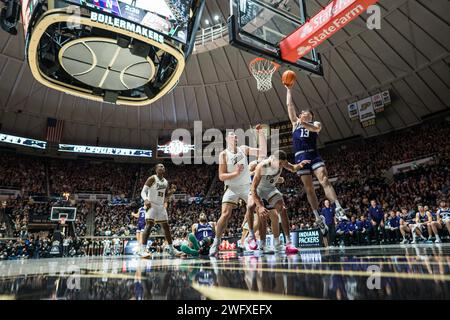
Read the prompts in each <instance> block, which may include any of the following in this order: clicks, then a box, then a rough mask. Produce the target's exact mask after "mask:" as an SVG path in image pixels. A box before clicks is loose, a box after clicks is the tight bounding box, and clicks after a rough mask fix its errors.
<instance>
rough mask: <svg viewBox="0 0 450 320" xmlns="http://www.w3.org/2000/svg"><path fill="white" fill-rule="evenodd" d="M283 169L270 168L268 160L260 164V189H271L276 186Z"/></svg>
mask: <svg viewBox="0 0 450 320" xmlns="http://www.w3.org/2000/svg"><path fill="white" fill-rule="evenodd" d="M282 171H283V169H282V168H281V167H280V168H278V169H275V168H272V167H271V166H270V159H267V160H264V161H263V162H262V168H261V181H260V182H259V186H258V187H260V188H272V187H274V186H275V185H276V184H277V181H278V178H279V177H280V176H281V172H282Z"/></svg>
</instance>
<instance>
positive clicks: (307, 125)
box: [301, 121, 322, 132]
mask: <svg viewBox="0 0 450 320" xmlns="http://www.w3.org/2000/svg"><path fill="white" fill-rule="evenodd" d="M301 124H302V126H304V127H305V128H306V129H308V130H309V131H311V132H320V131H321V130H322V124H321V123H320V122H319V121H315V122H314V123H313V124H311V123H309V122H304V121H301Z"/></svg>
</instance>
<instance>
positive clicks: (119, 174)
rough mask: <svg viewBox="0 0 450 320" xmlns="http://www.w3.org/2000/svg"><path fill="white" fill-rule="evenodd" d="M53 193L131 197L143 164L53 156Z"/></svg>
mask: <svg viewBox="0 0 450 320" xmlns="http://www.w3.org/2000/svg"><path fill="white" fill-rule="evenodd" d="M48 166H49V182H50V193H52V194H61V193H63V192H68V193H71V194H73V193H77V192H78V193H83V192H88V193H89V192H97V193H108V194H112V195H114V196H122V197H125V198H126V197H131V196H132V192H133V187H134V182H135V181H136V177H137V174H138V169H139V166H138V165H135V164H122V163H114V162H100V161H99V162H96V161H84V160H61V159H51V160H49V162H48Z"/></svg>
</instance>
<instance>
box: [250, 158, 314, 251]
mask: <svg viewBox="0 0 450 320" xmlns="http://www.w3.org/2000/svg"><path fill="white" fill-rule="evenodd" d="M309 163H310V160H303V161H301V162H300V163H298V164H296V165H292V164H291V163H289V162H288V161H287V156H286V153H285V152H283V151H280V150H279V151H275V152H274V153H273V154H272V155H271V156H270V157H269V158H268V159H267V160H264V161H262V162H261V163H260V164H258V166H257V167H256V169H255V176H254V177H253V183H252V187H251V194H252V197H253V200H254V201H255V203H256V206H257V213H258V215H259V216H260V217H267V215H268V214H269V210H272V209H275V210H276V211H277V212H278V214H279V216H280V217H281V227H282V228H283V232H284V235H285V237H286V253H297V252H298V249H297V248H295V247H294V246H293V245H292V243H291V236H290V227H289V217H288V215H287V212H286V207H285V205H284V200H283V195H282V194H281V192H280V191H279V190H278V189H277V187H276V183H277V181H278V178H279V177H280V175H281V173H282V171H283V168H284V169H286V170H289V171H291V172H297V171H298V170H300V169H302V168H303V167H304V166H305V165H307V164H309ZM277 229H278V228H273V230H272V232H273V237H274V243H275V250H276V251H280V248H281V244H280V239H279V237H280V233H279V232H278V231H277ZM265 236H266V235H265V230H263V229H262V228H261V229H260V237H261V243H262V244H263V243H264V242H265Z"/></svg>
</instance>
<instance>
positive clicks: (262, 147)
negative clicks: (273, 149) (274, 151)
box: [255, 124, 267, 160]
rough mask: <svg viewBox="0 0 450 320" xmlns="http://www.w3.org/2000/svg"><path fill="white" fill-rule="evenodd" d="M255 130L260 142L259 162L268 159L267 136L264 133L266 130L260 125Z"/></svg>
mask: <svg viewBox="0 0 450 320" xmlns="http://www.w3.org/2000/svg"><path fill="white" fill-rule="evenodd" d="M255 129H256V131H257V133H258V142H259V143H258V144H259V153H258V160H264V159H265V158H266V157H267V139H266V135H265V133H264V130H262V126H261V125H260V124H258V125H256V127H255Z"/></svg>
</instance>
